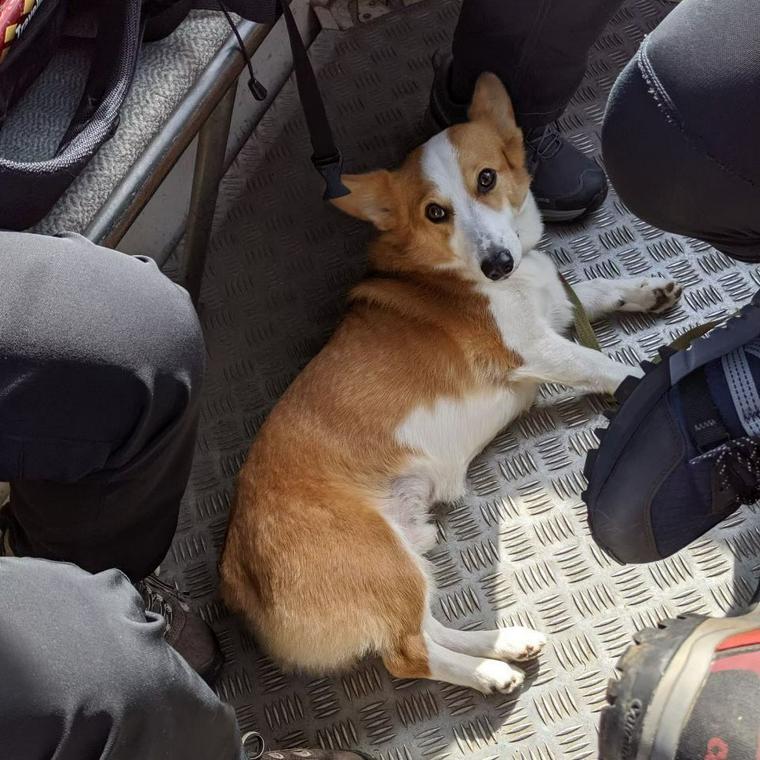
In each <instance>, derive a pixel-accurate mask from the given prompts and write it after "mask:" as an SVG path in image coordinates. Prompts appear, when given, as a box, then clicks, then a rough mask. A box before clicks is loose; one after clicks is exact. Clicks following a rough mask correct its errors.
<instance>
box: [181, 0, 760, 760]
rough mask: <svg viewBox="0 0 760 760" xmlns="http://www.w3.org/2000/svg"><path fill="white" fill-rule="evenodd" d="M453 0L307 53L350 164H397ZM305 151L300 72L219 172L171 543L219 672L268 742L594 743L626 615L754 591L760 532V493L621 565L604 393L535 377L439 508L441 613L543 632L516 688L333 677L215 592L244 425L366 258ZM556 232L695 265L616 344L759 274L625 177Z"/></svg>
mask: <svg viewBox="0 0 760 760" xmlns="http://www.w3.org/2000/svg"><path fill="white" fill-rule="evenodd" d="M669 7H670V6H668V5H665V4H664V3H663V2H661V0H638V1H637V2H633V3H630V4H628V5H627V6H626V7H624V8H623V10H621V11H620V12H619V13H618V14H617V16H616V17H615V19H614V21H613V23H612V24H611V26H610V27H609V28H608V29H607V31H606V32H605V34H604V35H603V37H602V38H601V39H600V41H599V43H598V45H597V46H596V48H595V50H594V51H593V53H592V56H591V60H590V63H589V70H588V76H587V78H586V80H585V81H584V83H583V86H582V87H581V88H580V90H579V91H578V94H577V96H576V97H575V99H574V101H573V103H572V104H571V106H570V108H569V109H568V111H567V113H566V115H565V116H564V117H563V119H562V124H563V127H564V129H565V131H566V133H567V134H568V135H569V136H570V138H571V139H572V140H573V142H574V143H575V144H577V145H578V146H580V147H581V148H583V149H584V150H586V151H588V152H589V153H592V154H596V151H597V148H598V131H599V124H600V120H601V116H602V113H603V108H604V103H605V97H606V94H607V91H608V90H609V87H610V85H611V84H612V82H613V80H614V77H615V75H616V72H617V71H618V70H619V68H620V67H621V66H622V65H623V64H624V63H625V62H626V60H627V59H628V58H629V57H630V55H631V53H632V52H633V51H634V49H635V47H636V46H637V44H638V42H639V41H640V40H641V38H642V36H643V34H644V33H645V32H646V31H648V30H649V29H651V28H652V27H653V26H654V25H655V24H656V23H657V21H658V20H659V18H661V16H662V15H663V14H664V13H665V12H666V10H667V9H668V8H669ZM457 8H458V6H457V3H456V2H455V1H453V0H451V1H448V0H446V1H444V2H436V0H427V1H426V2H423V3H420V4H419V5H416V6H414V7H412V8H410V9H408V10H406V11H405V12H403V13H401V14H390V15H388V16H385V17H384V18H383V19H382V20H381V21H378V22H376V23H373V24H370V25H367V26H365V27H360V28H355V29H352V30H351V31H350V32H347V33H345V34H339V33H327V32H325V33H323V34H322V35H320V37H319V38H318V40H317V42H316V43H315V45H314V47H313V48H312V51H313V52H312V55H313V57H314V60H315V64H316V66H317V68H318V71H319V77H320V80H321V82H322V84H323V86H324V90H325V93H326V95H327V98H328V101H329V105H330V110H331V112H332V114H334V117H335V121H336V124H337V126H338V132H339V138H340V142H341V144H342V145H343V146H344V149H345V153H346V155H347V157H348V163H349V167H348V168H349V169H352V170H356V169H363V168H369V167H375V166H386V165H390V164H392V163H393V162H395V161H396V160H397V159H398V158H400V157H401V156H402V155H403V154H404V153H405V152H406V150H407V148H408V147H409V146H410V145H411V144H413V143H414V142H415V141H416V140H417V139H418V137H419V127H418V124H419V121H420V118H421V116H422V112H423V110H424V105H425V101H426V97H427V91H428V87H429V83H430V79H431V70H430V65H429V60H430V56H431V54H432V52H433V51H434V50H435V49H436V48H438V47H442V46H444V45H446V43H447V40H448V39H449V36H450V33H451V30H452V28H453V25H454V23H455V20H456V14H457ZM308 155H309V149H308V144H307V140H306V138H305V132H304V125H303V120H302V118H301V115H300V111H299V108H298V104H297V101H296V96H295V91H294V88H293V84H292V82H291V83H290V84H289V85H288V86H287V87H286V88H285V90H284V91H283V92H282V94H281V95H280V96H279V98H278V99H277V101H276V103H275V106H274V107H273V108H272V110H271V111H270V112H269V114H268V115H267V117H266V118H265V119H264V121H263V122H262V123H261V125H260V127H259V129H258V130H257V132H256V134H255V135H254V137H253V138H252V139H251V140H250V141H249V143H248V144H247V146H246V147H245V149H244V150H243V152H242V153H241V155H240V157H239V159H238V161H237V162H236V164H235V165H234V166H233V168H232V170H231V171H230V173H229V175H228V177H227V178H226V180H225V182H224V187H223V202H222V204H221V207H220V209H219V214H218V218H217V225H216V233H215V235H214V239H213V243H212V250H211V253H210V259H209V268H208V273H207V279H206V283H205V289H204V292H203V321H204V325H205V330H206V335H207V339H208V344H209V354H210V367H209V374H208V384H207V388H206V399H205V404H204V410H203V423H202V432H201V439H200V443H199V446H198V454H197V460H196V464H195V467H194V472H193V476H192V481H191V486H190V490H189V493H188V496H187V499H186V504H185V508H184V511H183V515H182V520H181V525H180V530H179V533H178V535H177V538H176V540H175V542H174V546H173V548H172V552H171V555H170V558H169V560H168V562H167V565H168V569H169V570H170V572H172V573H175V574H176V576H177V577H178V578H179V579H180V580H181V582H182V583H183V585H184V586H185V587H186V588H188V589H189V591H190V592H191V594H192V597H193V599H194V601H195V602H196V604H197V605H198V607H199V609H200V610H201V611H202V613H203V614H204V616H205V617H206V618H207V619H208V620H209V621H210V622H211V623H212V624H213V626H214V628H215V629H216V631H217V633H218V634H219V636H220V639H221V642H222V646H223V648H224V651H225V654H226V656H227V667H226V669H225V671H224V675H223V677H222V679H221V682H220V683H219V686H218V692H219V694H220V696H221V697H222V698H224V699H226V700H229V701H230V702H231V703H232V704H233V705H234V706H235V708H236V709H237V712H238V716H239V719H240V723H241V726H242V727H243V729H245V730H247V729H257V730H259V731H261V732H262V734H263V735H264V736H265V737H266V738H267V741H268V743H269V744H270V745H271V746H285V745H293V744H300V745H304V744H306V745H322V746H339V745H343V746H358V747H361V748H363V749H365V750H366V751H369V752H371V753H372V754H374V755H375V756H376V757H378V758H383V760H410V759H412V758H461V757H469V758H478V759H479V760H485V759H486V758H488V759H494V758H531V760H545V759H546V760H548V759H549V758H585V757H593V756H595V744H596V725H597V718H598V712H599V710H600V708H601V706H602V704H603V700H604V690H605V685H606V682H607V679H608V678H609V677H610V676H611V675H612V673H613V670H614V662H615V660H616V658H617V657H618V656H619V655H620V653H621V652H622V651H623V650H624V648H625V647H626V645H627V643H628V641H629V637H630V634H631V633H632V632H633V631H634V630H635V629H636V628H639V627H641V626H645V625H651V624H653V623H655V621H657V619H659V618H661V617H663V616H668V615H673V614H675V613H678V612H687V611H698V612H707V613H722V612H726V611H729V610H731V609H734V608H736V607H738V606H740V605H741V603H742V602H743V601H744V600H746V599H747V598H748V596H749V593H750V583H751V582H752V581H753V578H754V575H755V569H756V568H757V563H758V560H757V558H758V556H759V555H760V519H759V515H758V512H757V510H756V509H755V510H752V509H745V510H742V511H741V512H739V513H738V514H737V515H735V516H734V517H733V518H731V519H730V520H728V521H727V522H726V523H725V524H723V525H722V526H721V527H720V528H719V529H717V530H714V531H713V532H712V533H711V534H710V535H709V536H708V537H707V538H705V539H703V540H700V541H698V542H697V543H696V544H694V545H693V546H691V547H689V548H688V549H687V550H685V551H683V552H681V553H680V554H679V555H677V556H676V557H674V558H672V559H670V560H667V561H665V562H661V563H659V564H656V565H650V566H646V567H620V566H618V565H615V564H613V563H612V562H611V561H610V560H609V559H607V558H606V557H605V556H604V555H603V554H602V552H601V551H599V549H597V548H596V546H595V545H594V544H593V542H592V541H591V539H590V537H589V531H588V527H587V524H586V517H585V507H584V505H583V503H582V502H581V500H580V497H579V494H580V492H581V491H582V489H583V487H584V479H583V476H582V465H583V460H584V454H585V452H586V450H587V449H588V448H589V447H590V446H593V445H595V443H596V439H595V436H594V433H593V432H592V431H593V428H595V427H597V426H599V425H600V424H603V423H604V420H603V419H602V418H601V417H600V416H599V410H600V408H601V405H600V402H599V401H598V400H596V399H594V398H575V397H573V396H572V395H571V394H570V393H568V392H567V391H564V390H562V389H561V388H558V387H547V388H545V389H544V391H543V393H542V394H541V400H540V403H539V405H538V406H537V407H536V408H535V409H534V410H532V411H531V412H530V413H528V414H527V415H525V416H524V417H522V418H521V419H519V420H518V421H517V422H516V423H515V424H513V425H512V426H511V427H510V429H508V430H506V431H505V432H504V433H502V434H501V435H500V436H499V437H498V438H497V440H495V441H494V442H493V444H492V445H490V446H489V447H488V449H487V450H486V451H485V452H484V453H483V454H482V455H481V456H480V457H479V458H478V459H477V460H476V462H475V464H474V465H473V467H472V471H471V475H470V480H469V493H468V495H467V497H466V498H465V499H464V500H463V502H462V503H459V504H456V505H453V506H451V507H450V508H445V509H442V510H441V511H440V513H439V515H438V518H437V519H438V524H439V527H440V541H439V544H438V546H437V547H436V549H435V551H434V552H433V562H434V566H435V576H436V581H437V583H438V587H439V593H438V595H437V598H436V601H435V608H434V611H435V614H436V615H437V616H439V617H440V619H442V620H444V621H446V622H447V623H449V624H451V625H452V626H455V627H463V628H464V627H472V628H474V627H481V626H488V625H491V624H492V623H494V622H499V623H505V624H512V623H516V622H521V623H526V624H531V625H533V626H535V627H537V628H540V629H543V630H546V631H547V632H548V633H549V634H550V644H549V646H548V650H547V652H546V655H545V656H544V657H542V659H541V663H540V667H539V668H537V669H533V670H532V671H531V672H530V679H529V688H527V689H526V690H525V691H523V692H522V693H521V694H520V695H518V696H510V697H504V696H496V697H490V698H487V697H483V696H481V695H480V694H478V693H476V692H473V691H469V690H467V689H462V688H458V687H454V686H447V685H441V684H437V683H432V682H423V681H400V680H394V679H392V678H390V677H389V675H388V674H387V673H386V672H385V670H384V669H383V667H382V666H381V665H380V664H379V663H378V662H376V661H373V660H368V661H366V662H363V663H361V664H360V665H359V666H358V667H357V668H356V669H355V670H353V671H352V672H350V673H346V674H343V675H340V676H337V677H325V678H306V677H301V676H292V675H286V674H283V673H282V672H281V671H280V670H279V669H278V668H277V667H276V666H275V665H273V664H272V663H271V662H269V661H268V660H267V659H266V658H265V657H263V656H261V655H260V654H259V652H258V651H257V649H256V646H255V643H254V641H253V640H252V638H251V637H250V635H249V634H248V633H246V631H245V630H244V629H243V628H242V627H241V625H240V624H239V623H238V622H237V621H236V620H235V619H234V618H233V617H231V616H230V615H229V613H227V612H226V611H225V609H224V608H223V606H222V605H221V603H220V602H219V601H218V598H217V595H216V585H217V575H216V567H215V566H216V560H217V556H218V550H219V548H220V544H221V541H222V539H223V534H224V527H225V520H226V515H227V510H228V505H229V502H230V496H231V492H232V487H233V479H234V476H235V473H236V471H237V470H238V468H239V466H240V464H241V462H242V460H243V457H244V455H245V452H246V449H247V447H248V443H249V441H250V439H251V437H252V436H253V435H254V433H255V432H256V429H257V428H258V426H259V425H260V423H261V421H262V419H263V418H264V416H265V415H266V414H267V412H268V410H269V409H270V408H271V406H272V405H273V404H274V402H275V401H276V399H277V398H278V397H279V395H280V394H281V393H282V391H283V390H284V389H285V387H286V386H287V385H288V383H289V381H290V380H291V379H292V378H293V376H294V374H295V373H296V372H297V371H298V370H299V368H301V367H302V366H303V365H304V364H305V363H306V362H307V361H308V359H309V358H310V357H311V356H312V355H313V354H314V353H315V352H316V351H317V350H318V349H319V348H320V346H321V345H322V344H323V342H324V341H325V339H326V338H327V336H328V335H329V333H330V331H331V329H332V328H333V326H334V325H335V322H336V320H337V319H338V318H339V315H340V310H341V303H342V300H343V296H344V293H345V290H346V288H347V287H348V286H349V285H350V284H351V283H352V282H354V281H355V280H356V278H357V277H359V276H360V274H361V272H362V268H363V258H364V246H365V242H366V240H367V237H368V235H369V230H368V229H366V228H365V227H364V226H363V225H361V224H359V223H357V222H354V221H352V220H350V219H347V218H345V217H343V216H341V215H340V214H338V212H336V211H334V210H333V209H331V208H327V207H325V206H324V205H323V204H322V203H321V201H320V200H319V193H320V187H319V182H318V180H317V179H316V177H315V176H314V174H313V172H311V170H310V168H309V164H308ZM542 246H543V247H544V248H545V249H546V250H547V251H549V252H550V253H551V254H552V255H553V256H554V258H555V259H556V261H557V265H558V267H559V268H560V269H561V270H562V271H563V272H565V273H566V274H567V275H569V276H572V277H578V278H580V277H593V276H599V275H602V276H604V275H618V274H620V275H639V274H643V273H647V274H650V275H653V274H660V275H672V276H675V277H676V278H677V279H679V280H680V281H681V282H682V283H683V284H684V285H685V286H686V291H685V297H684V300H683V303H682V305H681V306H679V307H678V308H677V309H675V310H674V311H672V312H671V313H669V314H668V315H667V316H666V317H665V319H664V320H655V319H652V318H650V317H648V316H631V317H627V318H624V319H619V320H618V319H617V318H614V319H611V320H610V321H605V322H601V323H599V325H598V327H599V332H600V336H601V338H602V341H603V343H604V347H605V349H606V350H607V351H609V352H610V353H612V354H615V355H616V356H618V357H622V358H623V359H625V360H629V361H633V360H636V359H643V358H645V357H647V356H648V355H649V354H651V353H652V352H653V351H654V349H655V348H656V346H657V345H658V344H660V343H661V342H663V341H664V340H670V339H671V338H672V337H673V336H674V335H676V334H677V333H679V332H680V331H682V330H684V329H686V328H687V327H689V326H691V325H693V324H696V323H698V322H702V321H704V320H705V319H708V318H712V317H715V316H716V315H721V314H724V313H726V312H727V311H730V310H732V309H733V308H734V307H735V306H736V305H739V304H741V303H743V302H744V301H746V300H747V299H748V298H749V297H750V295H751V294H752V293H753V292H754V291H755V290H756V289H757V287H758V285H760V276H759V275H758V272H757V270H756V269H755V268H751V267H747V266H744V265H741V264H737V263H734V262H732V261H730V260H729V259H727V258H726V257H724V256H722V255H721V254H719V253H717V252H716V251H714V250H712V249H711V248H709V247H708V246H706V245H704V244H701V243H699V242H695V241H690V240H686V239H683V238H679V237H676V236H673V235H668V234H664V233H662V232H659V231H657V230H655V229H652V228H651V227H649V226H647V225H646V224H643V223H642V222H641V221H639V220H637V219H635V218H634V217H632V216H631V214H630V213H628V212H627V210H626V209H625V208H624V207H623V206H622V205H621V203H620V202H619V201H618V199H617V198H616V197H615V195H614V194H611V195H610V197H609V199H608V200H607V202H606V204H605V205H604V207H603V208H602V209H601V210H600V211H598V212H597V213H595V214H594V215H593V216H592V217H591V218H590V219H589V220H588V221H587V222H586V223H585V224H583V225H578V226H565V227H557V226H555V227H552V228H551V229H550V230H549V231H548V233H547V235H546V237H545V239H544V241H543V243H542ZM303 467H304V469H306V470H308V467H309V462H308V461H304V462H303ZM753 568H754V569H753ZM325 604H326V605H329V604H330V595H329V589H325Z"/></svg>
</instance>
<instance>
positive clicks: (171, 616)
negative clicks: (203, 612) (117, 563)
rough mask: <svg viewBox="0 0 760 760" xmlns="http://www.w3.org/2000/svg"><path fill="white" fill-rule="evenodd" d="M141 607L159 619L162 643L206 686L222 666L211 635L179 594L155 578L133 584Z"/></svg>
mask: <svg viewBox="0 0 760 760" xmlns="http://www.w3.org/2000/svg"><path fill="white" fill-rule="evenodd" d="M135 587H136V588H137V590H138V591H139V592H140V596H142V598H143V602H144V603H145V612H146V613H148V612H152V613H156V614H158V615H161V616H162V617H163V618H164V620H165V621H166V628H165V629H164V639H165V640H166V643H167V644H169V645H170V646H171V647H172V648H173V649H174V650H175V651H176V652H177V653H178V654H179V655H181V656H182V657H183V659H184V660H185V661H186V662H187V664H188V665H189V666H190V667H191V668H192V669H193V670H194V671H195V672H196V673H197V674H198V675H199V676H200V677H201V678H202V679H203V680H204V681H205V682H206V683H207V684H209V685H211V684H213V683H214V681H215V680H216V678H217V677H218V676H219V673H220V671H221V669H222V665H224V658H223V657H222V652H221V650H220V649H219V644H218V643H217V641H216V637H215V636H214V632H213V631H212V630H211V628H210V627H209V626H208V625H207V624H206V622H205V621H204V620H203V619H202V618H201V617H200V616H199V615H196V614H195V613H194V612H193V611H192V610H191V609H190V607H189V606H188V604H187V603H186V602H185V601H183V599H182V598H181V595H180V592H179V591H178V590H177V589H176V588H175V587H174V586H170V585H169V584H168V583H164V582H163V581H161V580H159V579H158V578H157V577H156V576H155V575H149V576H148V577H147V578H145V579H143V580H141V581H139V582H138V583H136V584H135Z"/></svg>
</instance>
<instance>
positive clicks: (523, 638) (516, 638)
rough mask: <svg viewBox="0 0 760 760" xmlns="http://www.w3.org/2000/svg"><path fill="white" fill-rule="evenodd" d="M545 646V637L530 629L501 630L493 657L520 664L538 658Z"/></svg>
mask: <svg viewBox="0 0 760 760" xmlns="http://www.w3.org/2000/svg"><path fill="white" fill-rule="evenodd" d="M544 646H546V636H544V634H543V633H540V632H539V631H534V630H533V629H532V628H502V629H500V630H499V635H498V637H497V639H496V646H495V647H494V650H495V651H494V655H495V656H496V657H499V658H501V659H504V660H512V661H514V662H522V661H523V660H532V659H533V658H534V657H538V655H539V653H540V652H541V650H542V649H543V648H544Z"/></svg>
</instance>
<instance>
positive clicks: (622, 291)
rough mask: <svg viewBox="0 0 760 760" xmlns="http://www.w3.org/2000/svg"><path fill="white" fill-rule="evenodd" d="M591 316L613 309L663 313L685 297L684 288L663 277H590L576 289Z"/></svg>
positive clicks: (597, 315) (594, 316)
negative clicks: (682, 294)
mask: <svg viewBox="0 0 760 760" xmlns="http://www.w3.org/2000/svg"><path fill="white" fill-rule="evenodd" d="M573 289H574V290H575V293H576V295H577V296H578V298H579V299H580V301H581V303H582V304H583V308H584V309H585V310H586V313H587V314H588V317H589V319H596V318H597V317H599V316H601V315H602V314H608V313H609V312H612V311H647V312H652V313H653V314H659V313H660V312H662V311H666V310H667V309H669V308H670V307H671V306H673V304H674V303H675V302H676V301H677V300H678V299H679V298H680V297H681V293H682V292H683V288H682V287H681V286H680V285H678V284H677V283H676V282H675V281H673V280H666V279H665V278H663V277H649V278H643V279H642V278H635V277H634V278H623V279H617V280H605V279H602V278H599V279H596V280H586V281H585V282H581V283H579V284H578V285H575V286H574V288H573Z"/></svg>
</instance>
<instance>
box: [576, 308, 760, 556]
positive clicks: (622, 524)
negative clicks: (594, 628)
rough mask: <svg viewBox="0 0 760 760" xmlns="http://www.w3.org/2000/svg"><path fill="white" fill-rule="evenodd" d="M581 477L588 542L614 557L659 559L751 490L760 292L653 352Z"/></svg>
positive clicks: (759, 396) (756, 443)
mask: <svg viewBox="0 0 760 760" xmlns="http://www.w3.org/2000/svg"><path fill="white" fill-rule="evenodd" d="M661 356H662V360H661V361H660V362H659V363H658V364H652V363H649V362H645V363H644V364H643V365H642V367H643V368H644V370H645V375H644V377H643V378H642V379H641V380H636V379H634V378H628V380H626V381H625V382H624V383H623V384H622V385H621V386H620V388H619V389H618V390H617V392H616V394H615V395H616V397H617V398H618V400H619V401H620V403H621V405H620V407H619V409H618V410H617V411H616V412H614V413H613V414H612V420H611V422H610V425H609V427H608V428H607V429H606V430H600V431H598V434H599V437H600V445H599V449H598V451H590V452H589V454H588V456H587V459H586V467H585V470H584V474H585V475H586V478H587V479H588V481H589V485H588V489H587V491H586V493H585V494H584V496H585V501H586V504H587V505H588V519H589V524H590V526H591V532H592V534H593V536H594V538H595V539H596V541H597V542H598V543H599V544H600V545H601V546H602V547H603V548H605V549H606V550H607V551H608V552H609V553H610V554H611V555H612V556H613V557H615V558H616V559H618V560H619V561H621V562H651V561H654V560H658V559H662V558H663V557H667V556H669V555H671V554H673V553H674V552H676V551H678V550H679V549H681V548H683V547H684V546H686V545H687V544H689V543H691V541H693V540H694V539H696V538H698V537H699V536H701V535H702V534H703V533H705V532H706V531H707V530H709V529H710V528H712V527H713V526H714V525H716V524H717V523H719V522H720V521H722V520H724V519H725V518H726V517H728V515H730V514H731V513H732V512H734V511H736V510H737V509H738V508H739V506H741V505H742V504H750V503H753V502H754V501H756V500H757V498H758V497H759V496H760V293H758V294H757V295H755V297H754V298H753V300H752V302H751V303H750V304H747V305H746V306H745V307H744V308H743V309H742V310H741V311H740V312H739V314H738V315H736V316H734V317H731V318H730V319H729V320H728V321H727V322H726V324H725V326H723V327H720V328H717V329H714V330H713V331H712V332H710V333H709V334H708V335H706V336H704V337H702V338H698V339H697V340H696V341H694V343H693V344H692V345H691V347H690V348H688V349H687V350H685V351H677V352H672V351H670V350H669V349H663V350H662V351H661Z"/></svg>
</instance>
